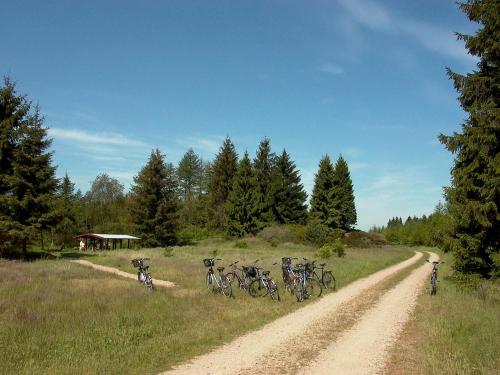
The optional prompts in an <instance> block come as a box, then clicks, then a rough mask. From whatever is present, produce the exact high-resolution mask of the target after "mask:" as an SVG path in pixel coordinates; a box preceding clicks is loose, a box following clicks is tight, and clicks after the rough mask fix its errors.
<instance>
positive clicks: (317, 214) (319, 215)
mask: <svg viewBox="0 0 500 375" xmlns="http://www.w3.org/2000/svg"><path fill="white" fill-rule="evenodd" d="M333 183H334V168H333V164H332V162H331V160H330V157H329V156H328V155H325V156H324V157H322V158H321V160H320V162H319V166H318V173H316V176H315V177H314V188H313V191H312V198H311V209H310V215H311V219H312V220H317V221H319V222H320V223H322V224H325V225H327V224H331V221H330V220H329V219H328V218H329V207H330V206H331V202H330V200H331V198H332V194H331V191H332V189H333Z"/></svg>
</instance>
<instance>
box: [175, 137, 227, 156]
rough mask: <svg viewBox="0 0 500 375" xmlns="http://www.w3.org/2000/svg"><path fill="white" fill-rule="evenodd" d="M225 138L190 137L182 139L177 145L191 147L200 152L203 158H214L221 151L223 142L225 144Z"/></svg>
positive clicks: (178, 140)
mask: <svg viewBox="0 0 500 375" xmlns="http://www.w3.org/2000/svg"><path fill="white" fill-rule="evenodd" d="M224 138H225V137H223V136H219V135H212V136H200V137H196V136H189V137H185V138H181V139H177V144H179V145H181V146H184V147H191V148H193V150H195V151H197V152H200V153H202V154H203V156H206V157H207V156H208V157H212V156H213V155H214V154H216V153H217V152H218V151H219V148H220V146H221V145H222V142H224Z"/></svg>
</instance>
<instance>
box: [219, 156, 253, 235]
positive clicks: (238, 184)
mask: <svg viewBox="0 0 500 375" xmlns="http://www.w3.org/2000/svg"><path fill="white" fill-rule="evenodd" d="M255 195H256V182H255V176H254V171H253V170H252V163H251V162H250V158H249V157H248V153H246V152H245V155H244V156H243V159H242V160H241V162H240V164H239V166H238V169H237V171H236V174H235V175H234V178H233V186H232V189H231V191H230V193H229V196H228V200H227V204H226V212H227V232H228V234H229V235H231V236H237V237H242V236H243V235H245V234H247V233H253V234H255V233H256V232H257V230H258V229H259V225H258V219H257V214H256V211H257V210H258V209H259V208H260V207H259V206H258V205H256V198H255Z"/></svg>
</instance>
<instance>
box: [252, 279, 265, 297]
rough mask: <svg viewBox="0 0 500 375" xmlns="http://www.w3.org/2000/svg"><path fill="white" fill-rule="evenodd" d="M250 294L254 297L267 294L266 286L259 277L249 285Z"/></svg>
mask: <svg viewBox="0 0 500 375" xmlns="http://www.w3.org/2000/svg"><path fill="white" fill-rule="evenodd" d="M248 294H250V295H251V296H252V297H262V296H263V295H264V294H266V288H264V287H263V286H262V283H261V282H260V280H259V279H256V280H254V281H252V283H251V284H250V285H249V286H248Z"/></svg>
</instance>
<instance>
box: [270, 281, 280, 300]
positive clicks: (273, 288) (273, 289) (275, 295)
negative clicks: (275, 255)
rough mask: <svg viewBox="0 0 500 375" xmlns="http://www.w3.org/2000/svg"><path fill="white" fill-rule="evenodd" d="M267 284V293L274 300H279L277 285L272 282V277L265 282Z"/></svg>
mask: <svg viewBox="0 0 500 375" xmlns="http://www.w3.org/2000/svg"><path fill="white" fill-rule="evenodd" d="M267 284H268V285H267V286H268V288H269V295H270V296H271V298H272V299H273V300H274V301H279V300H280V294H279V292H278V286H277V285H276V283H275V282H274V280H273V279H269V280H268V282H267Z"/></svg>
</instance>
